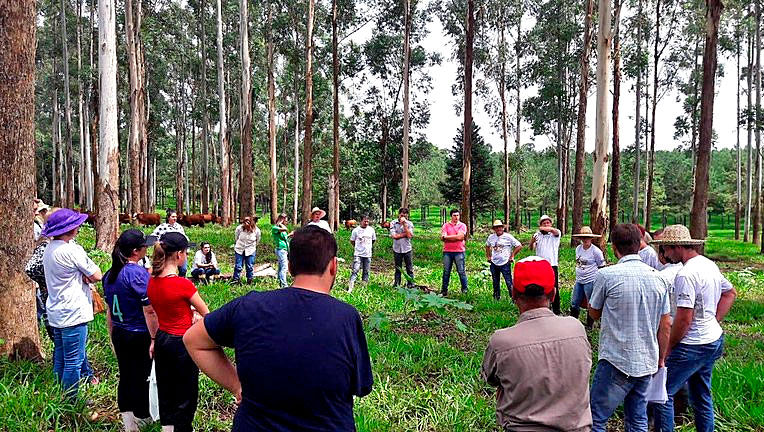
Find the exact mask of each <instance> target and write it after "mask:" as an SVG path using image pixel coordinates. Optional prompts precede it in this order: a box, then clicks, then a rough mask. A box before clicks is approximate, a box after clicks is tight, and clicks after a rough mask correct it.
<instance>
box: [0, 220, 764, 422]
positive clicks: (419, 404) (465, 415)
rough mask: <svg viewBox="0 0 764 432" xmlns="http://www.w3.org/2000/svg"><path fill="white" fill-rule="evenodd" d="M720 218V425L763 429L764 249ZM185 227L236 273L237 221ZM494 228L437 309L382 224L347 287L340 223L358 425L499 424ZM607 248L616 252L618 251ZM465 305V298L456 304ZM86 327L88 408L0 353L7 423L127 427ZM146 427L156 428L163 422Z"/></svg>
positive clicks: (503, 313)
mask: <svg viewBox="0 0 764 432" xmlns="http://www.w3.org/2000/svg"><path fill="white" fill-rule="evenodd" d="M412 216H413V217H412V220H414V221H415V225H416V231H415V237H416V238H415V240H414V263H415V273H416V281H417V283H418V284H421V285H427V286H429V287H431V288H433V289H438V288H439V287H440V278H441V274H442V266H441V252H440V250H441V249H440V248H441V244H440V242H439V241H438V228H437V225H438V222H439V221H438V220H436V219H437V217H438V215H437V212H435V215H434V216H435V218H431V219H430V220H429V221H428V222H427V223H425V224H423V223H422V222H421V221H420V218H419V217H418V215H417V214H416V213H415V214H414V215H412ZM486 220H487V218H486ZM712 227H713V228H717V229H716V230H713V231H712V233H711V237H710V238H709V242H708V245H707V250H706V251H707V253H708V255H709V256H710V257H712V258H714V259H717V260H719V265H720V267H721V268H722V269H723V271H724V272H725V273H726V275H727V277H728V278H729V279H730V281H732V283H733V284H734V285H735V287H736V288H737V292H738V299H737V301H736V303H735V305H734V306H733V308H732V311H731V312H730V314H729V316H728V318H727V320H726V321H725V323H724V324H723V327H724V330H725V332H726V341H727V345H726V352H725V355H724V357H723V358H722V359H721V360H720V361H719V362H717V364H716V368H715V373H714V382H713V386H714V402H715V404H716V405H715V406H716V411H717V420H718V424H717V430H720V431H764V272H762V269H764V256H762V255H759V254H758V247H757V246H754V245H750V244H743V243H741V242H736V241H734V240H732V231H729V230H721V229H719V228H720V227H717V226H712ZM123 228H126V227H123ZM260 228H261V230H263V243H262V244H261V245H260V247H259V248H258V255H257V263H256V264H262V263H265V262H270V263H274V265H275V262H276V259H275V255H274V254H273V250H272V242H271V237H270V230H269V228H270V227H269V225H267V224H265V223H262V224H261V225H260ZM725 228H727V227H725ZM147 231H148V230H147ZM187 233H188V235H189V236H190V237H191V239H192V241H196V242H200V241H209V242H210V243H211V244H212V245H213V249H214V250H215V252H216V253H217V254H218V261H219V262H220V263H221V265H222V268H223V273H230V272H231V271H232V263H233V259H232V255H233V252H232V243H233V227H231V228H221V227H218V226H208V227H206V228H204V229H201V228H193V229H190V230H187ZM487 234H488V231H487V230H486V229H482V230H479V231H476V233H475V238H474V239H473V240H470V241H469V242H468V252H467V253H468V256H467V270H468V275H469V287H470V292H469V293H468V294H467V295H456V294H452V298H455V299H458V300H460V301H462V302H464V303H468V304H470V305H471V306H472V308H471V310H468V309H463V308H459V307H453V306H441V305H438V304H436V305H435V306H434V307H431V308H427V307H418V306H419V305H418V304H417V303H415V302H414V301H411V297H412V296H410V295H409V296H406V295H405V294H404V293H400V292H398V291H396V290H395V289H393V288H392V280H393V275H392V273H393V264H392V251H391V239H390V238H389V237H388V236H387V235H386V233H385V232H384V231H383V230H381V229H378V231H377V235H378V241H377V243H376V244H375V246H374V250H375V254H374V258H373V261H372V271H373V274H372V278H371V282H370V284H369V286H368V287H367V288H365V289H364V288H363V287H362V286H360V284H358V285H357V286H356V290H355V291H354V292H353V293H352V294H348V293H347V291H346V286H347V280H348V278H349V276H350V269H349V265H350V262H351V260H352V247H351V245H350V242H349V241H348V238H349V235H350V232H349V231H348V230H345V229H344V228H343V229H342V230H340V231H339V233H338V234H337V240H338V242H339V245H340V252H339V254H340V257H342V258H344V259H345V262H344V263H343V264H341V271H340V273H339V276H338V278H337V282H336V285H335V287H334V291H333V295H334V296H336V297H337V298H339V299H341V300H344V301H346V302H348V303H350V304H352V305H354V306H355V307H356V308H358V310H359V311H360V313H361V315H362V317H363V319H364V322H365V325H366V337H367V339H368V344H369V351H370V354H371V359H372V364H373V369H374V389H373V391H372V393H371V394H370V395H369V396H367V397H365V398H362V399H359V400H357V401H356V407H355V416H356V424H357V426H358V429H359V430H360V431H490V430H497V428H496V422H495V415H494V390H493V389H492V388H491V387H490V386H488V385H487V384H485V383H484V382H483V381H482V380H481V378H480V374H479V371H480V364H481V361H482V356H483V350H484V349H485V346H486V344H487V341H488V338H489V337H490V336H491V334H492V333H493V332H494V331H495V330H496V329H499V328H502V327H506V326H509V325H511V324H513V323H514V322H515V321H516V319H517V317H518V313H517V309H516V307H515V306H514V304H513V303H512V302H511V301H510V300H509V299H508V296H507V295H506V292H504V293H502V300H501V301H499V302H497V301H494V300H493V299H492V296H491V293H492V288H491V282H490V275H489V274H487V272H486V267H485V264H484V248H483V242H484V241H485V237H486V235H487ZM530 235H531V233H530V232H524V233H522V234H520V235H519V239H520V240H521V241H522V242H523V244H524V245H526V246H527V244H528V242H529V240H530ZM93 236H94V234H93V230H92V229H90V228H87V227H85V228H83V230H82V233H81V234H80V237H79V238H78V241H79V242H80V243H81V244H82V245H83V246H84V247H85V249H86V250H90V249H92V247H93V244H94V237H93ZM569 240H570V239H569V237H568V238H565V239H563V241H562V244H563V247H561V249H560V275H561V288H562V306H563V310H567V308H568V305H569V302H570V289H571V287H572V284H573V280H574V265H573V261H574V250H573V249H571V248H569V247H567V245H568V244H569ZM529 254H530V252H529V250H527V249H524V250H523V252H522V253H521V256H527V255H529ZM609 255H610V258H609V259H610V260H612V259H613V258H612V253H609ZM91 256H92V257H93V258H94V259H95V260H96V262H97V263H99V265H100V266H101V268H102V269H104V270H105V269H107V268H108V266H109V257H108V256H107V255H106V254H104V253H100V252H93V253H91ZM276 287H277V282H276V281H275V279H263V280H258V281H257V282H256V283H255V285H254V286H230V285H228V284H227V283H222V282H218V283H215V284H211V285H204V286H201V287H200V291H201V293H202V297H203V298H204V299H205V301H207V303H208V304H209V305H210V308H211V309H215V308H218V307H220V306H221V305H222V304H224V303H225V302H227V301H229V300H231V299H233V298H234V297H236V296H239V295H242V294H244V293H245V292H247V291H248V290H250V289H255V290H270V289H275V288H276ZM458 291H459V290H458V278H457V277H456V275H454V277H452V278H451V293H456V292H458ZM460 305H461V306H464V305H463V304H459V305H457V306H460ZM439 307H440V308H441V309H439ZM4 313H8V311H4ZM90 331H91V332H90V343H89V346H88V355H89V357H90V360H91V362H92V363H93V366H94V368H95V369H96V372H97V374H98V376H99V377H100V379H101V383H100V384H99V385H98V386H96V387H86V388H85V390H84V392H82V393H83V398H82V399H83V400H84V399H90V400H92V401H94V405H93V406H90V407H86V406H85V404H84V402H80V403H78V404H70V403H67V402H66V401H64V400H63V398H62V396H61V391H60V389H59V388H58V387H57V386H56V384H55V381H54V377H53V372H52V366H51V364H50V360H46V361H45V362H43V363H39V364H38V363H30V362H16V363H9V362H8V361H6V360H0V400H1V401H2V403H0V430H1V431H48V430H81V431H104V430H109V431H112V430H113V431H117V430H119V426H120V423H119V413H118V409H117V405H116V384H117V373H118V372H117V366H116V359H115V358H114V355H113V354H112V351H111V349H110V346H109V341H108V334H107V331H106V327H105V317H104V315H99V316H97V318H96V320H95V321H94V322H93V323H92V324H91V328H90ZM597 332H598V330H597V328H596V327H595V330H594V331H592V332H590V334H589V336H590V340H591V343H592V347H593V349H594V351H595V352H596V349H597V339H598V334H597ZM43 341H44V345H45V351H46V354H47V355H48V358H50V353H51V351H52V343H51V342H50V340H48V339H47V337H45V338H44V339H43ZM595 362H596V359H595ZM200 386H201V391H200V397H199V408H198V410H197V414H196V419H195V428H196V429H197V430H200V431H216V430H228V429H230V425H231V420H232V417H233V413H234V411H235V406H234V403H233V398H232V397H231V396H230V395H229V394H227V393H226V392H225V391H223V390H222V389H220V388H219V387H218V386H217V385H215V384H214V383H212V382H211V381H210V380H209V379H208V378H206V377H202V378H201V380H200ZM618 415H620V413H619V414H618ZM685 423H686V424H685V425H683V426H681V427H680V428H679V430H682V431H689V430H692V429H693V428H692V426H691V424H689V423H687V422H685ZM612 429H613V430H621V429H622V427H621V424H620V423H619V419H618V418H615V419H614V420H613V421H612ZM148 430H152V431H158V430H159V427H158V425H156V426H154V427H152V428H149V429H148Z"/></svg>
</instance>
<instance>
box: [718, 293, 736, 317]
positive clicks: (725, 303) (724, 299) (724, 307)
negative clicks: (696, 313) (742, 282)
mask: <svg viewBox="0 0 764 432" xmlns="http://www.w3.org/2000/svg"><path fill="white" fill-rule="evenodd" d="M735 297H737V291H735V288H732V289H731V290H729V291H725V292H723V293H722V296H721V298H719V303H718V304H717V305H716V321H719V322H722V320H724V317H726V316H727V313H728V312H729V311H730V308H732V303H734V302H735Z"/></svg>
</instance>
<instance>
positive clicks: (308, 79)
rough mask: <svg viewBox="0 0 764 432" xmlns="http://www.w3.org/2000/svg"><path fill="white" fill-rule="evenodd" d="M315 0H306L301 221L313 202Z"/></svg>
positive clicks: (305, 220) (305, 219) (308, 213)
mask: <svg viewBox="0 0 764 432" xmlns="http://www.w3.org/2000/svg"><path fill="white" fill-rule="evenodd" d="M315 3H316V2H315V0H308V17H307V18H308V22H307V26H306V28H307V29H306V34H305V138H304V144H303V163H302V222H303V223H305V222H307V221H308V220H309V219H310V209H311V206H312V203H313V21H314V19H315V17H314V13H315V12H314V11H315V7H316V4H315Z"/></svg>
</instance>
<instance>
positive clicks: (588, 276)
mask: <svg viewBox="0 0 764 432" xmlns="http://www.w3.org/2000/svg"><path fill="white" fill-rule="evenodd" d="M573 237H575V238H576V239H578V240H581V244H579V245H578V246H576V284H575V285H574V286H573V295H572V297H571V299H570V316H572V317H575V318H576V319H578V316H579V315H580V314H581V304H583V303H584V300H586V301H589V299H590V298H591V296H592V287H593V286H594V277H595V276H596V275H597V270H599V268H600V267H602V266H604V265H605V257H604V256H603V255H602V251H601V250H600V248H598V247H597V246H595V245H594V244H592V240H593V239H596V238H600V237H602V236H601V235H599V234H594V233H593V232H592V229H591V228H589V227H588V226H585V227H582V228H581V231H580V232H579V233H577V234H573ZM593 323H594V320H593V319H592V318H591V317H590V316H589V314H588V313H587V316H586V327H587V328H591V326H592V324H593Z"/></svg>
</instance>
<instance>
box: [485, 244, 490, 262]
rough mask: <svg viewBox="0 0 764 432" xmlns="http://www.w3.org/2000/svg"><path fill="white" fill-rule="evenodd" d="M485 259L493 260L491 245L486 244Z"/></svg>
mask: <svg viewBox="0 0 764 432" xmlns="http://www.w3.org/2000/svg"><path fill="white" fill-rule="evenodd" d="M485 259H486V260H488V261H490V260H491V247H490V246H486V247H485Z"/></svg>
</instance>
